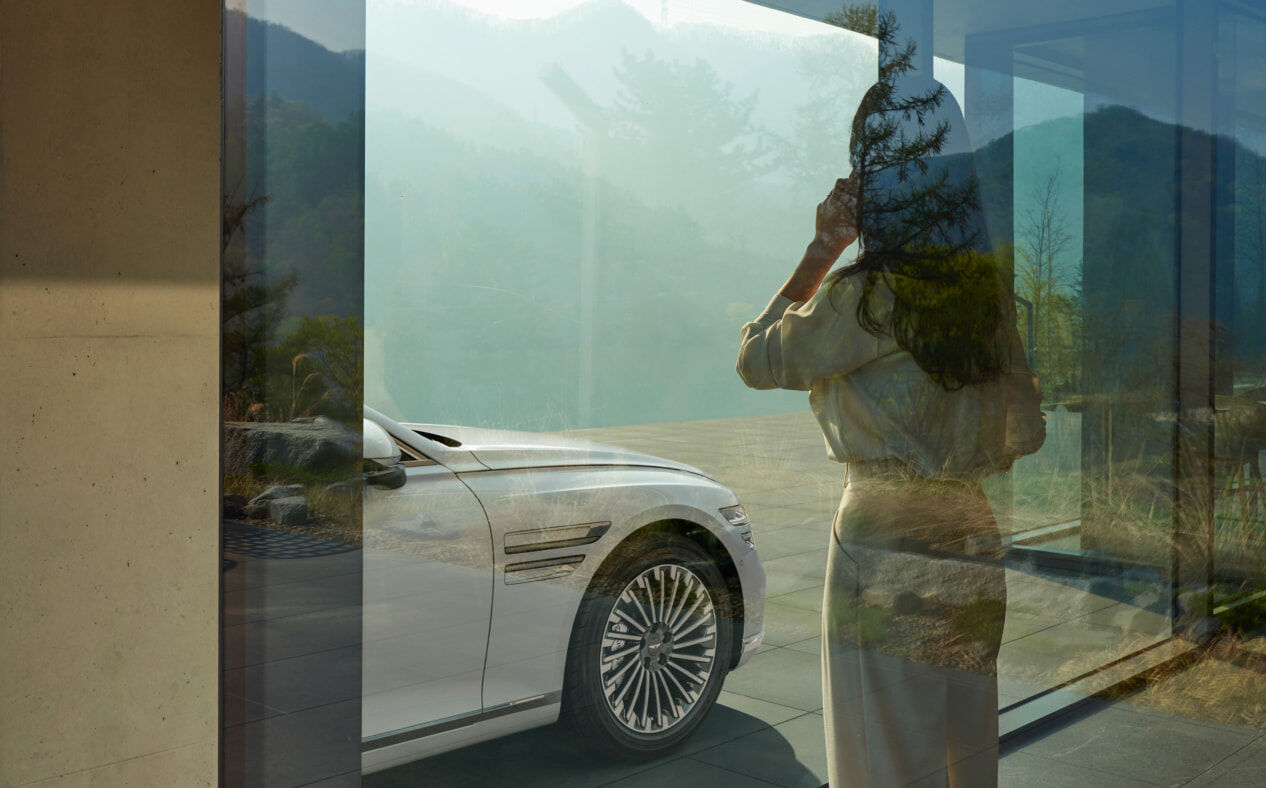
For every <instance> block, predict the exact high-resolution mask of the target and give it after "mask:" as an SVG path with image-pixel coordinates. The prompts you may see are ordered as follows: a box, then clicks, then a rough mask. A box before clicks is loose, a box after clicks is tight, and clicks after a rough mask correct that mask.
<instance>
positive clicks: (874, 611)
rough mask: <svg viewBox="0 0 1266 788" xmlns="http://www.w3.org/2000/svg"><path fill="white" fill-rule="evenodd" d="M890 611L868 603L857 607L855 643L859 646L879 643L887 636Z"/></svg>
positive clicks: (890, 616)
mask: <svg viewBox="0 0 1266 788" xmlns="http://www.w3.org/2000/svg"><path fill="white" fill-rule="evenodd" d="M890 618H892V611H890V610H885V609H884V608H880V607H871V606H870V605H859V606H858V608H857V643H858V645H861V646H867V645H874V644H876V643H880V642H882V641H883V640H884V638H886V637H887V636H888V629H889V619H890Z"/></svg>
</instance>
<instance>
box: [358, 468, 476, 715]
mask: <svg viewBox="0 0 1266 788" xmlns="http://www.w3.org/2000/svg"><path fill="white" fill-rule="evenodd" d="M405 472H406V475H407V476H408V477H409V481H408V483H407V484H406V485H405V486H404V487H402V488H400V489H399V490H383V489H378V488H374V487H372V486H368V485H367V486H366V488H365V503H364V509H365V517H364V523H365V525H364V581H363V588H364V599H363V602H362V604H363V623H362V644H363V646H362V648H363V651H362V673H361V675H362V679H361V696H362V702H361V715H362V720H361V737H362V738H364V739H372V738H373V737H375V736H379V735H381V734H383V733H387V732H390V731H395V730H399V729H402V728H407V727H410V726H414V725H419V724H425V723H430V722H435V721H437V720H442V719H446V718H449V717H454V716H457V715H461V714H468V713H471V712H478V711H480V710H481V708H482V705H483V704H482V698H481V687H482V682H483V666H484V665H483V663H484V658H485V654H486V651H487V643H488V620H489V615H490V614H491V610H492V587H491V583H490V577H489V573H490V571H491V566H492V542H491V537H490V533H489V530H488V521H487V519H486V518H485V517H484V513H483V508H482V506H481V505H480V503H479V500H478V499H477V498H476V497H475V495H474V494H473V493H472V492H471V491H470V490H469V489H468V488H467V487H466V485H465V484H463V483H462V482H461V481H459V480H458V478H457V476H456V475H455V474H454V473H453V472H452V471H450V470H448V469H447V468H445V467H444V466H442V465H427V466H420V467H410V468H406V471H405Z"/></svg>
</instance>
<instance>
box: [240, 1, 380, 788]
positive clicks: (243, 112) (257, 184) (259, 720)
mask: <svg viewBox="0 0 1266 788" xmlns="http://www.w3.org/2000/svg"><path fill="white" fill-rule="evenodd" d="M320 7H321V10H322V15H321V17H320V18H318V17H317V16H316V15H314V14H313V13H312V6H311V5H309V4H305V3H274V2H262V1H261V2H257V1H256V0H248V1H247V2H237V3H232V2H230V3H228V4H227V7H226V9H225V14H224V72H223V73H224V102H225V106H224V160H223V168H224V169H223V181H222V183H223V244H224V245H223V258H222V275H223V285H222V301H221V316H222V321H223V322H222V333H221V348H222V359H221V380H222V403H223V411H222V431H221V435H222V440H223V443H222V447H223V470H224V476H223V480H222V486H223V492H224V519H223V548H222V550H223V554H222V561H223V613H222V617H221V623H222V634H223V650H222V662H221V664H222V669H223V674H222V679H221V682H222V683H221V698H222V704H223V715H222V731H221V741H222V753H221V756H222V760H221V774H222V775H223V780H224V784H226V785H269V786H272V785H301V784H312V783H316V782H320V784H322V785H356V784H359V779H360V778H359V772H360V746H359V745H360V735H359V734H360V670H361V648H360V638H361V623H360V622H361V574H362V573H361V550H360V542H361V471H360V468H361V457H360V454H361V433H360V421H361V415H360V411H361V407H362V405H361V388H362V376H363V371H362V366H363V365H362V338H361V311H362V305H363V297H362V288H361V281H362V273H363V272H362V257H363V252H362V247H363V242H362V229H361V228H362V219H361V205H362V196H361V195H362V193H363V178H364V174H363V173H364V169H363V168H364V165H363V161H364V140H363V128H364V121H363V117H364V115H363V102H364V97H363V92H364V58H363V49H364V33H363V30H364V22H363V20H364V9H363V6H362V4H361V3H359V2H355V1H354V0H331V1H330V2H324V3H321V6H320Z"/></svg>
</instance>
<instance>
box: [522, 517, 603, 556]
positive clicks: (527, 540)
mask: <svg viewBox="0 0 1266 788" xmlns="http://www.w3.org/2000/svg"><path fill="white" fill-rule="evenodd" d="M610 529H611V523H609V522H607V523H582V524H580V525H560V526H556V527H553V528H529V529H527V530H523V531H509V532H507V533H506V535H505V551H506V554H507V555H514V554H515V553H530V552H534V551H536V550H553V549H555V548H558V547H579V546H581V545H586V544H593V543H594V542H596V541H598V540H599V539H601V538H602V535H603V534H605V533H606V532H607V531H609V530H610Z"/></svg>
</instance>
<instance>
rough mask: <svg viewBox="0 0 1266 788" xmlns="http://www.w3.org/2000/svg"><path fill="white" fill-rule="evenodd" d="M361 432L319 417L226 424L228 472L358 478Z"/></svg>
mask: <svg viewBox="0 0 1266 788" xmlns="http://www.w3.org/2000/svg"><path fill="white" fill-rule="evenodd" d="M360 440H361V438H360V432H359V431H356V430H352V429H349V428H348V427H346V426H344V425H342V424H340V423H339V422H336V421H334V420H333V419H329V418H326V417H325V416H318V417H316V418H315V419H312V420H311V421H310V422H288V423H278V422H247V421H236V422H225V423H224V472H225V473H226V474H238V475H243V476H247V475H251V474H252V470H253V469H256V468H259V467H261V466H264V467H268V468H277V469H285V468H302V469H303V470H304V471H305V472H308V473H316V474H323V473H346V474H347V475H349V476H350V475H354V474H355V473H356V471H357V469H358V468H359V467H360V454H361V450H360Z"/></svg>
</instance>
